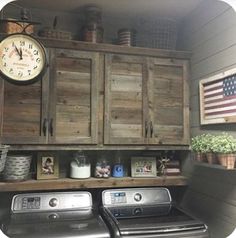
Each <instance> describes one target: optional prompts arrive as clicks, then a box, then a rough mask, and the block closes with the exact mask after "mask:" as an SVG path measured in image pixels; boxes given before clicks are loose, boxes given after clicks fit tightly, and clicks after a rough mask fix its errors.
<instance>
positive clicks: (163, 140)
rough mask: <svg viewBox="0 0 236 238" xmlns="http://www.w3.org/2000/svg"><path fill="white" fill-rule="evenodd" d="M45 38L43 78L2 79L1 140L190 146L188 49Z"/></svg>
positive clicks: (64, 143)
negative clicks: (22, 82)
mask: <svg viewBox="0 0 236 238" xmlns="http://www.w3.org/2000/svg"><path fill="white" fill-rule="evenodd" d="M41 40H42V42H43V43H44V45H45V46H46V47H47V49H48V58H49V60H48V62H49V67H48V70H47V72H46V74H45V75H44V76H43V78H42V80H40V81H38V82H36V83H34V84H31V85H24V86H18V85H13V84H10V83H8V82H7V81H5V80H0V92H1V94H0V113H1V116H0V133H1V134H0V136H1V139H0V140H1V142H2V143H5V144H14V145H19V147H18V148H20V149H21V148H23V147H20V145H22V144H25V145H44V147H40V148H46V149H48V148H50V149H51V148H56V149H57V148H58V147H57V145H59V144H60V145H65V147H66V149H67V148H68V146H69V145H71V147H70V148H73V149H74V147H73V145H85V146H86V145H95V146H94V147H88V146H87V147H86V149H89V148H97V144H99V148H100V147H103V148H111V147H112V146H111V145H114V147H115V146H117V145H118V146H122V145H124V148H128V147H126V146H127V145H130V146H134V147H133V148H147V146H149V148H154V145H158V146H159V147H160V145H168V146H170V145H173V147H174V146H180V145H183V146H188V144H189V112H188V110H189V102H188V100H189V98H188V97H189V96H188V80H187V79H188V60H186V59H187V58H189V53H188V52H178V51H163V50H157V49H141V48H136V47H124V46H122V47H121V46H112V45H105V44H89V43H82V42H76V41H58V40H53V39H52V40H50V39H41ZM47 145H55V147H52V146H51V147H47ZM138 145H139V147H137V146H138ZM65 147H64V148H65ZM15 148H17V146H15ZM25 148H26V146H25ZM28 148H29V147H27V149H28ZM32 148H37V147H32ZM156 148H158V147H157V146H156Z"/></svg>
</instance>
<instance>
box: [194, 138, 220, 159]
mask: <svg viewBox="0 0 236 238" xmlns="http://www.w3.org/2000/svg"><path fill="white" fill-rule="evenodd" d="M213 141H214V135H211V134H202V135H198V136H195V137H193V138H192V140H191V148H192V150H193V151H194V152H195V153H196V159H197V160H198V161H203V160H204V156H206V159H207V161H208V163H209V164H213V163H215V160H216V159H215V156H214V154H213V151H212V145H213Z"/></svg>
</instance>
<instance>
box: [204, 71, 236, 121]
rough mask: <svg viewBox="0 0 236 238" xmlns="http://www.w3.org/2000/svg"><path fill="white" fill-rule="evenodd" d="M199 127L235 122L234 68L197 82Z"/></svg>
mask: <svg viewBox="0 0 236 238" xmlns="http://www.w3.org/2000/svg"><path fill="white" fill-rule="evenodd" d="M199 97H200V121H201V125H207V124H219V123H234V122H236V68H235V69H230V70H227V71H224V72H222V73H219V74H216V75H213V76H211V77H209V78H205V79H202V80H200V82H199Z"/></svg>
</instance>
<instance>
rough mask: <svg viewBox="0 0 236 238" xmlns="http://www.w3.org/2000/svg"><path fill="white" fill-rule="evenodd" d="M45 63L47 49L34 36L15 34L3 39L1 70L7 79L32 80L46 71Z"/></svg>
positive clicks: (0, 47)
mask: <svg viewBox="0 0 236 238" xmlns="http://www.w3.org/2000/svg"><path fill="white" fill-rule="evenodd" d="M45 65H46V53H45V49H44V47H43V46H42V45H41V44H40V43H39V42H38V41H37V40H36V39H34V38H33V37H31V36H29V35H25V34H13V35H9V36H7V37H6V38H5V39H3V40H2V41H1V43H0V71H1V74H2V75H3V76H4V77H6V78H7V79H10V80H12V81H15V82H22V83H24V82H31V81H33V80H34V79H37V78H38V77H39V75H40V74H41V73H42V72H43V71H44V69H45Z"/></svg>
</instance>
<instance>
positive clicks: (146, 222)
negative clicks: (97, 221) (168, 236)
mask: <svg viewBox="0 0 236 238" xmlns="http://www.w3.org/2000/svg"><path fill="white" fill-rule="evenodd" d="M108 210H109V212H108V214H109V213H110V215H111V216H112V217H113V219H114V220H115V223H116V225H117V227H118V229H119V231H120V234H122V235H134V234H142V233H143V234H149V233H150V234H156V233H160V234H161V233H171V232H176V231H190V230H204V229H206V226H205V225H204V224H203V223H202V222H200V221H198V220H196V219H194V218H192V217H190V216H189V215H187V214H185V213H184V212H183V211H181V210H179V209H177V208H175V207H169V208H168V206H164V207H163V206H160V207H142V208H141V207H136V208H135V207H130V208H126V209H121V210H119V209H114V208H109V209H108Z"/></svg>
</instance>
